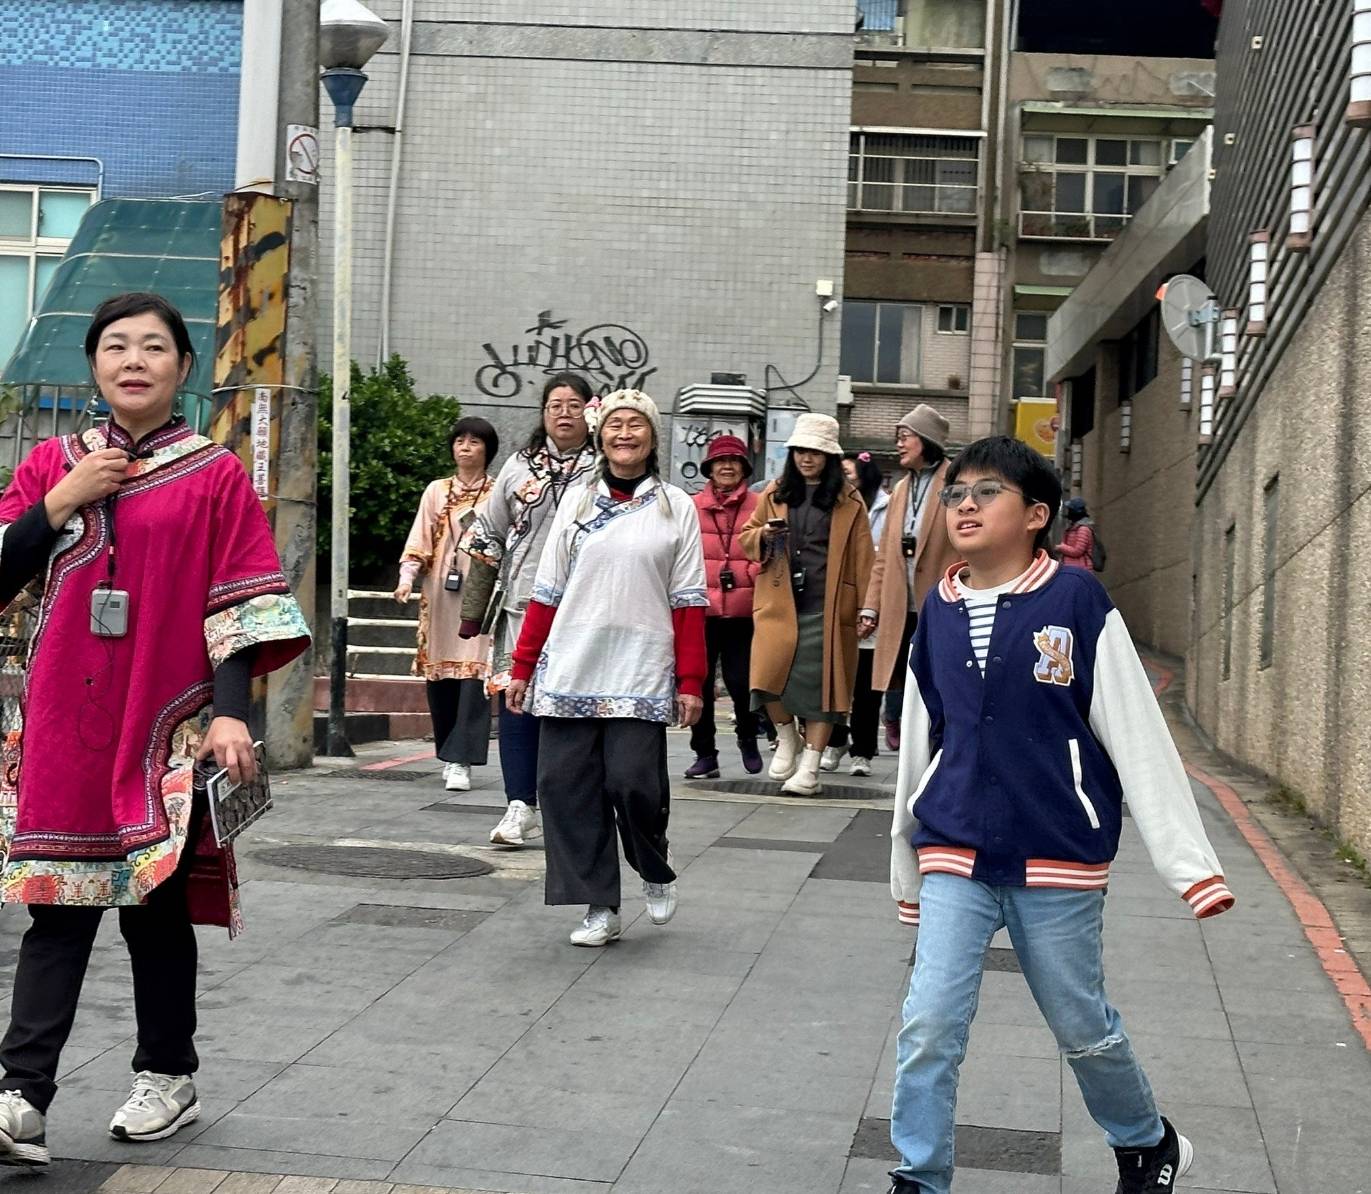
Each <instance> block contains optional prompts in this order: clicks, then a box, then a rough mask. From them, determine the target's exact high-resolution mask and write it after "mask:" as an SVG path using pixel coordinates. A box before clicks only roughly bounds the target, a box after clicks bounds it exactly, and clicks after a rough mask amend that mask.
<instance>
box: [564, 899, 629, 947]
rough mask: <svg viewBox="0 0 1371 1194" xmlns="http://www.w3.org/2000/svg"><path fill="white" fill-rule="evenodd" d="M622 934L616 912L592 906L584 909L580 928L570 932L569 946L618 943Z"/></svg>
mask: <svg viewBox="0 0 1371 1194" xmlns="http://www.w3.org/2000/svg"><path fill="white" fill-rule="evenodd" d="M622 932H623V924H622V922H621V921H620V920H619V914H618V913H617V912H615V911H614V910H613V909H612V908H601V907H598V906H597V905H595V904H592V905H591V906H590V907H589V908H588V909H586V914H585V919H584V920H582V921H581V927H580V928H579V929H573V930H572V933H571V944H572V945H588V946H591V947H595V946H601V945H608V944H609V943H610V942H611V941H618V940H619V936H620V934H621V933H622Z"/></svg>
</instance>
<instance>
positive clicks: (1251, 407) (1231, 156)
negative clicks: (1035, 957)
mask: <svg viewBox="0 0 1371 1194" xmlns="http://www.w3.org/2000/svg"><path fill="white" fill-rule="evenodd" d="M1354 10H1355V11H1357V12H1365V11H1368V7H1367V5H1366V4H1364V3H1358V4H1356V5H1311V6H1307V7H1305V8H1300V9H1291V8H1290V7H1289V6H1287V5H1284V4H1281V3H1279V2H1278V0H1229V2H1228V3H1226V4H1225V5H1224V8H1223V17H1222V21H1221V25H1220V29H1219V39H1218V54H1217V66H1218V85H1217V97H1216V105H1215V118H1214V126H1213V130H1212V168H1211V167H1209V166H1207V165H1206V168H1205V169H1204V170H1202V171H1201V170H1200V169H1199V166H1201V165H1204V163H1202V162H1195V163H1193V167H1194V168H1192V162H1191V158H1190V156H1189V155H1187V158H1186V160H1185V162H1183V163H1182V165H1181V166H1180V167H1178V168H1177V169H1176V171H1174V173H1173V176H1172V177H1170V178H1168V179H1167V180H1166V181H1165V182H1164V183H1163V184H1162V186H1161V188H1160V189H1159V191H1158V193H1157V194H1156V195H1154V196H1153V198H1152V200H1151V201H1149V203H1148V204H1147V205H1145V206H1144V208H1143V209H1142V211H1141V212H1140V213H1139V215H1138V217H1137V220H1136V222H1135V225H1134V226H1133V227H1130V228H1129V229H1128V231H1127V232H1126V233H1124V234H1123V235H1122V236H1120V237H1119V238H1118V239H1117V241H1116V242H1115V244H1114V245H1113V246H1112V247H1111V249H1110V251H1109V252H1108V253H1106V254H1105V256H1104V258H1103V259H1102V260H1101V261H1100V263H1099V264H1098V265H1097V266H1096V268H1095V269H1094V270H1093V271H1092V272H1091V274H1090V275H1089V276H1088V277H1087V278H1086V279H1085V280H1084V282H1083V283H1082V285H1081V287H1080V288H1079V290H1078V291H1077V292H1076V293H1075V294H1074V295H1073V296H1072V297H1071V298H1070V299H1069V300H1068V301H1067V302H1066V303H1065V304H1064V305H1063V307H1062V309H1061V311H1060V312H1059V313H1058V315H1057V316H1055V317H1054V318H1053V320H1052V322H1051V326H1050V328H1049V334H1050V337H1051V343H1050V345H1049V358H1050V359H1049V364H1048V376H1049V379H1051V380H1055V381H1059V382H1061V383H1062V384H1063V386H1064V388H1065V390H1066V393H1067V399H1066V401H1065V402H1064V404H1063V405H1064V414H1065V417H1066V419H1067V432H1068V435H1069V437H1070V445H1069V450H1068V452H1067V454H1066V460H1067V462H1068V464H1069V467H1070V468H1071V472H1072V479H1073V481H1074V482H1075V483H1076V485H1077V486H1078V488H1079V491H1080V492H1083V493H1084V494H1085V496H1086V498H1087V500H1088V501H1089V502H1091V503H1092V504H1093V505H1094V506H1095V507H1096V512H1097V513H1098V514H1099V517H1100V521H1101V524H1102V529H1103V531H1104V533H1105V535H1106V537H1107V539H1108V540H1109V542H1110V546H1111V561H1112V560H1119V561H1120V566H1119V567H1118V570H1117V572H1116V570H1115V565H1114V564H1113V563H1111V565H1110V573H1109V575H1108V576H1107V577H1106V579H1107V581H1108V583H1109V585H1110V588H1111V592H1113V593H1114V594H1115V596H1116V599H1117V600H1118V601H1119V604H1120V606H1121V607H1123V608H1124V610H1125V614H1126V615H1127V616H1128V618H1129V620H1130V623H1131V624H1132V626H1133V628H1134V631H1135V633H1138V634H1139V636H1140V637H1142V638H1143V639H1145V640H1146V641H1149V642H1152V643H1154V644H1156V645H1158V646H1162V647H1163V648H1164V649H1167V650H1170V651H1172V652H1175V653H1181V652H1182V651H1183V652H1184V654H1185V655H1186V660H1187V692H1186V698H1187V701H1188V703H1189V706H1190V709H1191V711H1192V713H1193V715H1194V717H1195V719H1196V721H1197V723H1198V724H1199V725H1200V727H1201V728H1202V729H1203V730H1204V731H1205V732H1206V733H1207V734H1208V735H1209V736H1210V737H1211V738H1212V739H1213V740H1214V742H1215V743H1216V744H1217V745H1218V747H1219V748H1220V749H1221V750H1223V751H1225V752H1226V753H1228V754H1229V755H1231V756H1233V757H1234V758H1236V759H1238V760H1239V761H1240V762H1242V763H1244V764H1246V765H1247V766H1249V767H1252V768H1254V769H1257V770H1259V771H1261V772H1264V773H1265V774H1267V775H1269V776H1270V777H1271V778H1272V779H1273V781H1275V782H1278V783H1280V784H1281V785H1282V786H1283V787H1285V788H1286V789H1287V790H1288V791H1290V792H1292V793H1294V794H1296V795H1297V797H1298V798H1299V799H1300V800H1301V801H1302V802H1303V803H1304V804H1305V806H1307V808H1308V809H1309V811H1310V812H1311V813H1312V814H1314V815H1315V816H1316V817H1318V818H1319V819H1321V820H1322V821H1323V822H1324V824H1326V825H1327V826H1328V827H1329V828H1330V829H1332V830H1333V831H1335V832H1336V833H1337V834H1338V836H1339V837H1341V838H1343V839H1345V840H1347V841H1349V842H1351V843H1352V844H1353V845H1354V846H1355V847H1356V848H1357V849H1358V850H1359V851H1361V853H1362V854H1368V853H1371V798H1368V796H1367V793H1368V792H1371V747H1369V746H1368V743H1371V713H1368V709H1371V702H1368V696H1371V647H1368V638H1367V633H1366V625H1367V620H1368V614H1371V597H1368V593H1371V552H1368V549H1367V544H1368V542H1371V537H1368V534H1367V531H1368V527H1371V521H1369V520H1368V509H1371V506H1368V499H1367V494H1368V491H1371V485H1369V484H1368V467H1367V463H1366V462H1367V460H1368V459H1371V417H1368V415H1367V413H1366V408H1365V403H1364V402H1363V401H1362V395H1363V394H1364V393H1365V392H1366V390H1367V388H1368V384H1371V378H1368V377H1367V376H1366V374H1367V371H1368V366H1367V365H1366V361H1367V360H1368V359H1369V358H1371V328H1368V325H1367V321H1366V319H1365V316H1364V314H1363V310H1362V309H1363V306H1364V298H1365V294H1366V290H1367V286H1368V279H1371V217H1368V214H1367V206H1368V202H1371V174H1368V171H1367V170H1366V163H1367V162H1368V161H1369V160H1371V31H1368V30H1367V29H1366V28H1365V21H1364V20H1363V21H1354ZM1200 145H1201V147H1202V152H1203V153H1204V154H1205V155H1206V156H1207V155H1208V154H1209V138H1205V139H1203V140H1202V141H1201V143H1200ZM1191 152H1192V153H1194V152H1195V151H1194V150H1192V151H1191ZM1177 271H1185V272H1190V273H1194V274H1200V275H1202V276H1203V279H1204V281H1205V282H1206V283H1207V285H1208V287H1209V289H1210V290H1211V291H1212V293H1213V295H1214V297H1215V299H1216V300H1217V303H1218V306H1219V309H1220V313H1221V319H1220V322H1219V325H1218V338H1217V348H1216V355H1215V357H1214V358H1213V359H1212V360H1211V361H1210V362H1208V363H1207V364H1206V363H1205V362H1203V361H1199V360H1191V361H1187V360H1185V359H1183V358H1181V357H1179V356H1178V354H1176V352H1175V351H1174V350H1173V349H1172V347H1171V345H1170V344H1169V342H1168V340H1167V339H1166V337H1165V336H1161V337H1158V335H1157V334H1156V332H1155V330H1154V328H1155V323H1156V318H1157V316H1156V304H1155V302H1154V301H1152V298H1151V296H1152V294H1153V293H1154V292H1155V288H1156V283H1157V282H1158V281H1159V280H1161V279H1164V278H1165V277H1167V276H1168V275H1170V274H1172V273H1175V272H1177ZM1154 345H1157V347H1156V348H1155V349H1154V347H1153V346H1154ZM1182 544H1184V545H1185V546H1186V550H1185V551H1184V552H1182V551H1181V550H1179V549H1180V547H1181V545H1182Z"/></svg>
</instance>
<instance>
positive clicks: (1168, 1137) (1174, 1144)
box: [1114, 1116, 1195, 1194]
mask: <svg viewBox="0 0 1371 1194" xmlns="http://www.w3.org/2000/svg"><path fill="white" fill-rule="evenodd" d="M1114 1156H1115V1157H1116V1158H1117V1159H1118V1162H1119V1184H1118V1185H1117V1186H1115V1187H1114V1194H1171V1191H1172V1190H1174V1189H1175V1188H1176V1179H1177V1178H1179V1177H1181V1176H1182V1175H1183V1174H1186V1173H1188V1172H1189V1171H1190V1163H1191V1162H1192V1161H1193V1160H1194V1159H1195V1150H1194V1148H1193V1147H1192V1146H1191V1144H1190V1141H1188V1140H1187V1139H1186V1138H1185V1137H1184V1136H1182V1135H1181V1134H1180V1133H1179V1132H1177V1131H1176V1129H1175V1128H1173V1127H1172V1126H1171V1121H1170V1120H1169V1119H1167V1118H1166V1116H1162V1138H1161V1142H1160V1143H1159V1144H1154V1145H1153V1146H1152V1147H1151V1148H1116V1149H1115V1150H1114Z"/></svg>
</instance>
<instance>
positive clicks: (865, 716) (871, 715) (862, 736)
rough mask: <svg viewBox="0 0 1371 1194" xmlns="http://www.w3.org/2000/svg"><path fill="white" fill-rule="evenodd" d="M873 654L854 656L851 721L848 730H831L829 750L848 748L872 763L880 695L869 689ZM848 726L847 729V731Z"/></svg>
mask: <svg viewBox="0 0 1371 1194" xmlns="http://www.w3.org/2000/svg"><path fill="white" fill-rule="evenodd" d="M875 655H876V652H875V651H861V650H859V651H858V652H857V683H856V686H855V687H854V688H853V690H852V717H851V719H850V721H849V725H848V726H841V725H840V726H835V727H834V728H833V737H832V738H830V739H829V745H830V746H848V747H850V748H851V753H852V755H853V756H854V757H856V758H862V759H874V758H875V757H876V754H877V750H876V734H877V731H878V730H879V729H880V723H881V694H880V693H879V692H876V691H874V690H873V689H872V687H871V665H872V662H873V660H874V658H875ZM849 726H850V727H851V728H850V729H849Z"/></svg>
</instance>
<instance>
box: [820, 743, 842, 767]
mask: <svg viewBox="0 0 1371 1194" xmlns="http://www.w3.org/2000/svg"><path fill="white" fill-rule="evenodd" d="M845 754H847V747H845V746H830V747H829V748H828V749H827V750H825V751H824V757H823V759H822V760H821V761H820V762H819V770H820V771H837V770H838V764H839V763H841V762H842V761H843V755H845Z"/></svg>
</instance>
